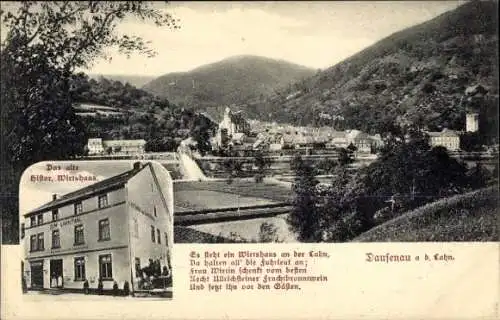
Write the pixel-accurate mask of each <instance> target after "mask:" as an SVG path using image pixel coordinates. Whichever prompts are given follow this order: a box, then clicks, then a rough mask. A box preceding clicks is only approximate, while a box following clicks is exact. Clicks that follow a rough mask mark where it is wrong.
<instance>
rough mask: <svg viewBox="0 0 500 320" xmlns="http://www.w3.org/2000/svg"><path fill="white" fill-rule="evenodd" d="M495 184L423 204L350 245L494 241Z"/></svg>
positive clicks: (495, 232) (496, 208)
mask: <svg viewBox="0 0 500 320" xmlns="http://www.w3.org/2000/svg"><path fill="white" fill-rule="evenodd" d="M498 199H499V193H498V185H496V186H492V187H488V188H484V189H480V190H476V191H472V192H469V193H465V194H461V195H456V196H453V197H450V198H446V199H441V200H438V201H436V202H432V203H429V204H426V205H424V206H422V207H420V208H417V209H415V210H413V211H409V212H407V213H405V214H403V215H401V216H399V217H397V218H394V219H392V220H389V221H387V222H385V223H383V224H381V225H379V226H377V227H374V228H373V229H371V230H369V231H367V232H365V233H363V234H361V235H360V236H359V237H357V238H355V239H354V240H353V241H354V242H384V241H385V242H389V241H498V239H499V238H498Z"/></svg>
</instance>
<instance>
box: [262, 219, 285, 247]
mask: <svg viewBox="0 0 500 320" xmlns="http://www.w3.org/2000/svg"><path fill="white" fill-rule="evenodd" d="M258 242H282V241H281V240H280V238H279V235H278V228H277V227H276V226H275V225H274V224H273V223H271V222H263V223H262V224H261V225H260V230H259V241H258Z"/></svg>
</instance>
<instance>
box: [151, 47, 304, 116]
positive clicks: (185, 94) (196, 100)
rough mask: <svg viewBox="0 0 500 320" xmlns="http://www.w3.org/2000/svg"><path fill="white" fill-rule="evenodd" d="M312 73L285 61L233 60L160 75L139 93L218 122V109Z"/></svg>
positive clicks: (244, 57) (253, 98)
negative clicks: (164, 100)
mask: <svg viewBox="0 0 500 320" xmlns="http://www.w3.org/2000/svg"><path fill="white" fill-rule="evenodd" d="M313 74H314V70H312V69H309V68H306V67H303V66H299V65H296V64H292V63H289V62H286V61H281V60H274V59H270V58H264V57H258V56H235V57H230V58H227V59H224V60H222V61H219V62H215V63H212V64H208V65H204V66H201V67H198V68H196V69H193V70H191V71H188V72H180V73H170V74H166V75H163V76H161V77H159V78H157V79H155V80H153V81H151V82H149V83H148V84H146V85H145V86H144V87H143V89H144V90H146V91H148V92H151V93H153V94H155V95H158V96H162V97H166V98H168V99H169V100H170V101H171V102H173V103H175V104H180V105H183V106H186V107H196V108H199V109H201V110H203V111H207V112H208V113H209V114H210V115H211V116H213V117H215V118H218V117H219V116H220V113H222V111H221V110H223V108H222V109H221V108H220V106H223V105H231V104H236V105H240V104H245V103H248V102H249V101H252V100H255V99H263V98H264V96H266V95H269V94H272V93H273V92H274V90H276V89H277V88H281V87H283V86H285V85H287V84H289V83H290V82H292V81H298V80H301V79H304V78H307V77H310V76H312V75H313Z"/></svg>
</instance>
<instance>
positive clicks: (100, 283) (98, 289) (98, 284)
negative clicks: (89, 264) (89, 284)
mask: <svg viewBox="0 0 500 320" xmlns="http://www.w3.org/2000/svg"><path fill="white" fill-rule="evenodd" d="M103 287H104V286H103V284H102V280H101V279H99V282H98V283H97V293H98V294H102V289H103Z"/></svg>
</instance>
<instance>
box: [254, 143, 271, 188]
mask: <svg viewBox="0 0 500 320" xmlns="http://www.w3.org/2000/svg"><path fill="white" fill-rule="evenodd" d="M254 165H255V166H256V167H257V173H256V175H255V182H258V183H259V182H262V181H263V180H264V177H265V175H266V170H267V169H268V168H269V167H271V160H270V159H269V158H268V157H264V154H263V153H262V151H260V150H259V151H257V152H256V154H255V157H254Z"/></svg>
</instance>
